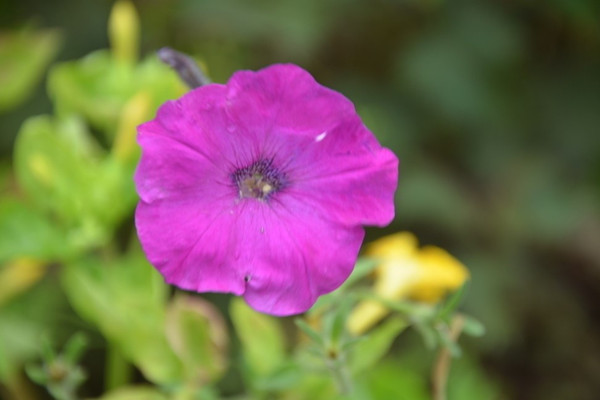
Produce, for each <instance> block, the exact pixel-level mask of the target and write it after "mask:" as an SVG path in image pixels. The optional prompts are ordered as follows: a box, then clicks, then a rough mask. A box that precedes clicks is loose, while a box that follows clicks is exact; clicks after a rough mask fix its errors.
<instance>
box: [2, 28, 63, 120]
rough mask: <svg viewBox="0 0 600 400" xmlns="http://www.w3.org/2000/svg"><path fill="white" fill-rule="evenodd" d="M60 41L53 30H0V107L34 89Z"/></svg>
mask: <svg viewBox="0 0 600 400" xmlns="http://www.w3.org/2000/svg"><path fill="white" fill-rule="evenodd" d="M60 41H61V40H60V35H59V33H58V32H57V31H54V30H45V31H33V30H29V29H25V30H22V31H20V32H10V33H2V34H0V87H1V88H2V90H0V111H3V110H6V109H9V108H12V107H14V106H16V105H18V104H19V103H21V102H22V101H23V100H25V98H26V97H27V96H28V95H29V94H30V93H31V92H32V91H33V89H34V88H35V85H36V84H37V83H38V82H39V80H40V79H41V77H42V74H43V72H44V69H45V68H46V66H47V65H48V63H49V62H50V61H51V60H52V58H53V57H54V55H55V54H56V52H57V50H58V47H59V44H60Z"/></svg>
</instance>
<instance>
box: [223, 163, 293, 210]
mask: <svg viewBox="0 0 600 400" xmlns="http://www.w3.org/2000/svg"><path fill="white" fill-rule="evenodd" d="M232 178H233V181H234V182H235V184H236V185H237V187H238V189H239V193H240V198H250V197H252V198H255V199H259V200H265V199H267V198H268V197H269V195H271V194H272V193H275V192H277V191H278V190H280V189H281V187H282V186H283V184H284V181H285V176H284V175H283V174H282V173H281V172H280V171H279V170H278V169H277V168H275V167H274V166H273V160H265V159H261V160H258V161H256V162H255V163H254V164H252V165H250V166H248V167H244V168H240V169H237V170H236V171H235V172H234V173H233V174H232Z"/></svg>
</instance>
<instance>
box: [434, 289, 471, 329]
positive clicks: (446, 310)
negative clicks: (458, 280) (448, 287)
mask: <svg viewBox="0 0 600 400" xmlns="http://www.w3.org/2000/svg"><path fill="white" fill-rule="evenodd" d="M468 284H469V281H467V282H466V283H465V284H464V285H462V286H461V287H460V289H458V290H457V291H456V292H454V293H453V294H452V296H450V298H449V299H448V300H446V302H445V303H444V304H443V306H442V307H441V308H440V310H439V311H438V313H437V318H439V319H442V320H445V319H447V318H448V317H450V314H452V313H453V312H454V311H455V310H456V309H457V308H458V306H459V305H460V302H461V301H462V300H463V298H464V296H465V293H466V291H467V286H468Z"/></svg>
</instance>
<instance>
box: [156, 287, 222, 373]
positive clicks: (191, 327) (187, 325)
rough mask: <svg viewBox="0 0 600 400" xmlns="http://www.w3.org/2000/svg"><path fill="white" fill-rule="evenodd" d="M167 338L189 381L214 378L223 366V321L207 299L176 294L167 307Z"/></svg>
mask: <svg viewBox="0 0 600 400" xmlns="http://www.w3.org/2000/svg"><path fill="white" fill-rule="evenodd" d="M167 339H168V341H169V343H170V345H171V347H172V348H173V350H174V351H175V353H176V354H177V355H178V356H179V358H180V360H181V361H182V363H183V367H184V369H185V370H186V377H187V378H186V379H187V381H189V382H196V381H200V382H204V383H207V382H214V381H216V380H218V379H219V378H220V377H221V376H222V375H223V373H224V372H225V369H226V367H227V357H226V351H227V346H228V341H229V340H228V339H229V338H228V337H227V330H226V327H225V321H224V320H223V318H222V317H221V315H220V314H219V312H218V310H217V309H216V308H214V306H212V305H211V303H209V302H207V301H204V300H202V299H200V298H199V297H193V296H189V295H184V294H181V293H180V294H178V295H177V296H176V297H175V299H174V300H173V301H172V303H171V305H170V306H169V309H168V310H167Z"/></svg>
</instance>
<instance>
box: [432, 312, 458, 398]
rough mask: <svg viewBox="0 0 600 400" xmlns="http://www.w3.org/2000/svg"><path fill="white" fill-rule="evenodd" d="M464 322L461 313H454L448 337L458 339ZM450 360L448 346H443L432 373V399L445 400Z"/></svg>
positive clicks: (450, 355) (454, 340)
mask: <svg viewBox="0 0 600 400" xmlns="http://www.w3.org/2000/svg"><path fill="white" fill-rule="evenodd" d="M464 324H465V319H464V317H463V316H462V315H461V314H456V315H455V316H454V318H452V322H451V323H450V339H451V340H452V341H453V342H456V341H457V340H458V337H459V336H460V333H461V331H462V328H463V326H464ZM451 360H452V354H451V353H450V349H449V348H447V347H444V348H443V349H442V350H440V353H439V355H438V358H437V360H436V362H435V365H434V367H433V374H432V386H433V388H432V389H433V400H446V386H447V383H448V374H449V373H450V361H451Z"/></svg>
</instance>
